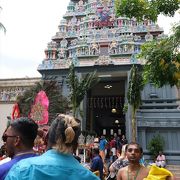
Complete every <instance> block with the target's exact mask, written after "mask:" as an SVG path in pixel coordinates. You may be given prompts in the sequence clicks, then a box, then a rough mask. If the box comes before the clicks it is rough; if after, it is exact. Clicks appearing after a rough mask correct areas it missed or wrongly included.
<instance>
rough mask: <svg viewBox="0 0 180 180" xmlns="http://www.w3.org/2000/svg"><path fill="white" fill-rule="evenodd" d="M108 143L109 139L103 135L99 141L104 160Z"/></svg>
mask: <svg viewBox="0 0 180 180" xmlns="http://www.w3.org/2000/svg"><path fill="white" fill-rule="evenodd" d="M106 145H107V140H106V138H105V137H104V136H101V138H100V141H99V151H100V156H101V158H102V160H103V162H104V160H105V149H106Z"/></svg>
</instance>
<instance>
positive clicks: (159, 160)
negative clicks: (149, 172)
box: [156, 151, 166, 167]
mask: <svg viewBox="0 0 180 180" xmlns="http://www.w3.org/2000/svg"><path fill="white" fill-rule="evenodd" d="M156 166H158V167H165V166H166V157H165V155H164V154H163V153H162V151H159V155H158V156H157V158H156Z"/></svg>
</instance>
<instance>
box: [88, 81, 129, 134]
mask: <svg viewBox="0 0 180 180" xmlns="http://www.w3.org/2000/svg"><path fill="white" fill-rule="evenodd" d="M124 97H125V80H118V81H101V82H99V83H98V84H97V85H96V86H95V87H93V89H91V91H90V92H89V93H88V98H87V124H86V126H87V127H86V129H88V130H90V131H91V132H92V131H93V132H95V133H96V134H97V135H102V134H103V135H106V137H110V136H111V135H113V134H114V133H117V134H118V135H121V134H125V116H124V114H123V106H124Z"/></svg>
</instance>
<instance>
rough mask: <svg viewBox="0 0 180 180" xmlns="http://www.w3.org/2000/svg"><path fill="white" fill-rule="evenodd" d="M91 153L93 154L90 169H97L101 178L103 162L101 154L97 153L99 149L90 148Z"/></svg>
mask: <svg viewBox="0 0 180 180" xmlns="http://www.w3.org/2000/svg"><path fill="white" fill-rule="evenodd" d="M92 155H93V159H92V164H91V171H93V172H95V171H99V174H100V179H101V180H103V168H104V164H103V161H102V158H101V156H100V155H99V149H98V148H94V149H93V150H92Z"/></svg>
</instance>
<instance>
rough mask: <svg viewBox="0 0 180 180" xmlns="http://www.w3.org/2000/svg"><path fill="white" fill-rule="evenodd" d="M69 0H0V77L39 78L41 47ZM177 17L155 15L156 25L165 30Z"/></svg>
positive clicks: (42, 49) (167, 30)
mask: <svg viewBox="0 0 180 180" xmlns="http://www.w3.org/2000/svg"><path fill="white" fill-rule="evenodd" d="M68 3H69V0H0V6H1V7H2V8H3V10H2V11H1V12H0V21H1V22H2V23H3V24H4V25H5V26H6V29H7V33H6V35H4V34H3V32H0V78H22V77H39V76H40V74H39V73H38V72H37V67H38V65H39V64H40V63H41V62H42V60H43V59H44V57H45V56H44V49H45V48H46V47H47V43H48V42H50V40H51V37H52V36H54V35H55V33H56V32H57V31H58V25H59V23H60V20H61V19H62V16H63V15H64V14H65V12H66V8H67V5H68ZM178 20H180V14H176V16H175V17H174V18H164V17H163V16H161V17H159V20H158V24H159V25H160V27H163V28H164V30H165V33H166V34H167V33H169V28H170V24H171V23H172V22H174V21H178Z"/></svg>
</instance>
